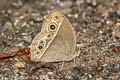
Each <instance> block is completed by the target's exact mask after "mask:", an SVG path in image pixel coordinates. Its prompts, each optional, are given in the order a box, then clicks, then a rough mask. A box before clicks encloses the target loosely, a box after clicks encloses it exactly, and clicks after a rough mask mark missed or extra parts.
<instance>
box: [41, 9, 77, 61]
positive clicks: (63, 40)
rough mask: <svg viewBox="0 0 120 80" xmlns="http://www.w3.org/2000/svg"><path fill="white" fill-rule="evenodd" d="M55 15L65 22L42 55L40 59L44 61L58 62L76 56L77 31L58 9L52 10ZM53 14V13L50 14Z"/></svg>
mask: <svg viewBox="0 0 120 80" xmlns="http://www.w3.org/2000/svg"><path fill="white" fill-rule="evenodd" d="M52 14H54V15H52V16H53V17H54V16H58V20H59V18H60V17H62V19H63V22H62V24H61V25H60V28H59V31H58V32H57V34H56V37H55V38H54V40H53V41H52V43H51V45H49V47H48V49H47V50H46V51H45V53H44V55H43V56H42V57H41V59H40V61H44V62H58V61H69V60H72V59H73V58H74V57H75V54H74V51H75V47H76V37H75V32H74V29H73V27H72V25H71V24H70V22H69V21H68V20H67V18H66V17H65V16H64V15H63V14H62V13H61V12H59V11H58V10H54V11H53V12H52ZM50 16H51V15H50Z"/></svg>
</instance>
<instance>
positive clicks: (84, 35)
mask: <svg viewBox="0 0 120 80" xmlns="http://www.w3.org/2000/svg"><path fill="white" fill-rule="evenodd" d="M0 1H1V0H0ZM53 9H59V10H60V11H62V12H63V13H64V14H65V16H66V17H67V18H68V19H69V20H70V22H71V23H72V25H73V27H74V29H75V31H76V36H77V42H76V43H77V46H79V47H80V49H79V50H76V52H78V51H80V56H78V57H77V58H76V59H75V60H72V61H69V62H64V63H63V62H59V63H42V62H41V63H40V62H39V63H35V64H31V63H30V62H25V61H24V60H22V59H21V58H14V59H13V58H10V59H9V60H8V61H0V80H120V0H8V1H7V4H6V5H5V6H4V8H1V9H0V53H8V54H11V55H12V54H16V51H18V50H19V49H21V48H25V47H28V46H29V45H30V43H31V41H32V39H33V38H34V37H35V35H36V34H38V33H39V32H40V29H41V25H42V23H43V20H44V19H45V17H46V16H47V14H48V13H49V12H50V11H51V10H53Z"/></svg>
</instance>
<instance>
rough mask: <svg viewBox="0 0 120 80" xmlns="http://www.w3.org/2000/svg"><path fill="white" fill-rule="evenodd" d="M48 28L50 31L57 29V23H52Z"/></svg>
mask: <svg viewBox="0 0 120 80" xmlns="http://www.w3.org/2000/svg"><path fill="white" fill-rule="evenodd" d="M48 30H49V31H50V32H54V31H56V30H57V25H56V24H55V23H50V24H49V26H48Z"/></svg>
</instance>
